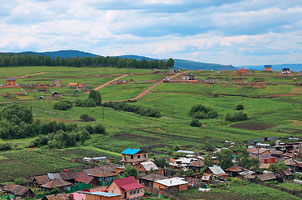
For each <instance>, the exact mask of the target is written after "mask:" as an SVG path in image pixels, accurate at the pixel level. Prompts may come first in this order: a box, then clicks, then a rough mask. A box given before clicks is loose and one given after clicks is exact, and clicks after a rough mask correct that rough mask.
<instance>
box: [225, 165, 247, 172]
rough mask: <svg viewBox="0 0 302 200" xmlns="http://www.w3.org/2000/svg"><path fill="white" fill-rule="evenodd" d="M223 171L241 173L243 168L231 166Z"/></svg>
mask: <svg viewBox="0 0 302 200" xmlns="http://www.w3.org/2000/svg"><path fill="white" fill-rule="evenodd" d="M225 171H229V172H242V171H243V167H240V166H235V165H234V166H232V167H230V168H228V169H226V170H225Z"/></svg>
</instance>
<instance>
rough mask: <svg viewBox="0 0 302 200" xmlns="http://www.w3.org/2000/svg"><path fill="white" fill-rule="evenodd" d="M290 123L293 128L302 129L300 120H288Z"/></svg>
mask: <svg viewBox="0 0 302 200" xmlns="http://www.w3.org/2000/svg"><path fill="white" fill-rule="evenodd" d="M287 121H290V122H291V124H290V125H292V126H298V127H302V121H299V120H287Z"/></svg>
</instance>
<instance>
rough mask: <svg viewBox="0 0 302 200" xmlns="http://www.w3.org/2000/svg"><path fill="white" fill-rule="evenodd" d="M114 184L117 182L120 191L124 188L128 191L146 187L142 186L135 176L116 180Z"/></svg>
mask: <svg viewBox="0 0 302 200" xmlns="http://www.w3.org/2000/svg"><path fill="white" fill-rule="evenodd" d="M113 182H115V183H116V185H117V186H118V187H119V188H120V189H121V188H122V189H124V190H126V191H130V190H136V189H140V188H143V187H144V186H143V185H142V184H139V183H138V181H137V180H136V179H135V178H134V176H129V177H126V178H121V179H116V180H114V181H113Z"/></svg>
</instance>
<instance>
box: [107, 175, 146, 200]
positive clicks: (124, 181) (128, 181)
mask: <svg viewBox="0 0 302 200" xmlns="http://www.w3.org/2000/svg"><path fill="white" fill-rule="evenodd" d="M107 190H108V192H111V193H114V194H120V195H121V196H122V198H123V199H139V198H142V197H143V196H144V193H145V189H144V186H143V185H142V184H140V183H139V182H138V181H137V180H136V179H135V178H134V177H133V176H130V177H126V178H121V179H116V180H114V181H113V182H112V183H111V184H110V185H109V186H108V187H107Z"/></svg>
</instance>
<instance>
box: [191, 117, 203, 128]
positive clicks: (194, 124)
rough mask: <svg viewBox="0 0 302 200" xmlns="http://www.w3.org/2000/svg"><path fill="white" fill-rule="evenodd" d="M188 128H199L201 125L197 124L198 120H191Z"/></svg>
mask: <svg viewBox="0 0 302 200" xmlns="http://www.w3.org/2000/svg"><path fill="white" fill-rule="evenodd" d="M190 126H193V127H200V126H201V123H200V122H199V120H198V119H192V121H191V123H190Z"/></svg>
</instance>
